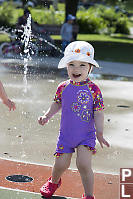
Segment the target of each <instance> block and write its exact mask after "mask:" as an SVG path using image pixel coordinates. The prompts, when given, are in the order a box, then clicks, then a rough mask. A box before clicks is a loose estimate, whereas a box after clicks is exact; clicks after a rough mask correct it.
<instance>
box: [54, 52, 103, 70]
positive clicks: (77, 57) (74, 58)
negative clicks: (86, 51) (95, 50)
mask: <svg viewBox="0 0 133 199" xmlns="http://www.w3.org/2000/svg"><path fill="white" fill-rule="evenodd" d="M71 61H83V62H87V63H90V64H92V65H94V66H95V67H97V68H99V65H98V63H97V62H96V61H95V60H94V59H92V58H91V57H89V56H87V55H83V54H82V55H79V54H78V53H76V54H72V55H70V56H64V57H63V58H62V59H61V60H60V62H59V64H58V68H65V67H67V64H68V63H69V62H71Z"/></svg>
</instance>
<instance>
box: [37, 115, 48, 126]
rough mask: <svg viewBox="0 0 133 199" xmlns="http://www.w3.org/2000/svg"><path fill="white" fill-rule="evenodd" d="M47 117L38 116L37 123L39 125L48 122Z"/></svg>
mask: <svg viewBox="0 0 133 199" xmlns="http://www.w3.org/2000/svg"><path fill="white" fill-rule="evenodd" d="M48 120H49V119H48V117H47V116H45V115H44V116H40V117H39V118H38V122H39V124H40V125H44V124H46V123H47V122H48Z"/></svg>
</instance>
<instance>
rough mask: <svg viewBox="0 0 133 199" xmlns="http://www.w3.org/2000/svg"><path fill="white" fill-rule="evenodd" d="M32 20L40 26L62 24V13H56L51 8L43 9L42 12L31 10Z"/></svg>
mask: <svg viewBox="0 0 133 199" xmlns="http://www.w3.org/2000/svg"><path fill="white" fill-rule="evenodd" d="M31 14H32V17H33V19H34V20H35V21H36V22H38V23H40V24H57V25H60V24H63V21H64V17H65V16H64V15H65V14H64V12H63V13H62V12H56V11H55V10H54V8H53V6H50V9H46V8H44V9H43V10H42V9H41V10H39V9H38V10H37V9H36V10H35V9H31Z"/></svg>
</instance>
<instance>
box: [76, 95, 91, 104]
mask: <svg viewBox="0 0 133 199" xmlns="http://www.w3.org/2000/svg"><path fill="white" fill-rule="evenodd" d="M89 98H90V97H89V95H88V94H87V93H86V92H81V93H80V95H79V96H78V101H79V102H80V103H81V104H87V103H88V102H89Z"/></svg>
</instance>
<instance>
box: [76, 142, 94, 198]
mask: <svg viewBox="0 0 133 199" xmlns="http://www.w3.org/2000/svg"><path fill="white" fill-rule="evenodd" d="M91 159H92V152H91V151H89V150H88V149H87V147H85V146H83V145H81V146H78V148H77V159H76V164H77V168H78V170H79V172H80V176H81V179H82V183H83V186H84V190H85V195H86V196H89V195H90V196H93V184H94V175H93V171H92V168H91Z"/></svg>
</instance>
